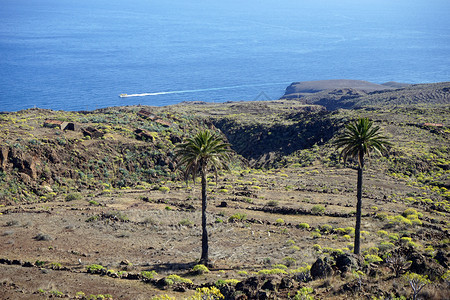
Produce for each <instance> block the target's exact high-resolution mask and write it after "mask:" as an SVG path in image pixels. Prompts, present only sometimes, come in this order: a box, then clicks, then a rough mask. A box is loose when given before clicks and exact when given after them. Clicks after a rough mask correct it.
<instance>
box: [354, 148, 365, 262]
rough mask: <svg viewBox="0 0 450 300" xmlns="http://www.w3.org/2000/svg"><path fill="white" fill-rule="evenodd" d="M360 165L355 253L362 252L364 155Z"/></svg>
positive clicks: (360, 159)
mask: <svg viewBox="0 0 450 300" xmlns="http://www.w3.org/2000/svg"><path fill="white" fill-rule="evenodd" d="M359 163H360V164H359V166H358V182H357V187H356V189H357V191H356V224H355V245H354V247H353V253H355V254H359V253H360V245H361V206H362V184H363V169H364V155H360V157H359Z"/></svg>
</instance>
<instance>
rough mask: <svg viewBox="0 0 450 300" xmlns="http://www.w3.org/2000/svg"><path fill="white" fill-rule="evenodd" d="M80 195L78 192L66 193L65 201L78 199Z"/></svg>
mask: <svg viewBox="0 0 450 300" xmlns="http://www.w3.org/2000/svg"><path fill="white" fill-rule="evenodd" d="M82 197H83V196H82V195H81V194H80V193H70V194H68V195H66V201H74V200H80V199H81V198H82Z"/></svg>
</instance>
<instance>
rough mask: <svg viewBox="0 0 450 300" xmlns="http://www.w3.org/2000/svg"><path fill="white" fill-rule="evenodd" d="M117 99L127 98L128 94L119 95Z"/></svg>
mask: <svg viewBox="0 0 450 300" xmlns="http://www.w3.org/2000/svg"><path fill="white" fill-rule="evenodd" d="M119 97H120V98H126V97H128V94H120V95H119Z"/></svg>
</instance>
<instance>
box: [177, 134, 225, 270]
mask: <svg viewBox="0 0 450 300" xmlns="http://www.w3.org/2000/svg"><path fill="white" fill-rule="evenodd" d="M229 146H230V145H229V144H228V143H225V142H223V140H222V139H221V138H220V137H219V136H217V135H215V134H212V133H211V132H210V131H209V130H204V131H200V132H198V133H197V134H196V135H195V136H194V137H191V138H188V139H187V140H186V141H185V142H184V143H181V144H178V145H177V147H176V149H175V153H176V156H177V158H178V161H179V165H180V166H184V167H185V178H186V179H188V178H189V176H190V175H192V178H193V180H194V183H195V178H196V176H197V174H199V173H200V176H201V178H202V256H201V258H200V263H202V264H204V265H207V264H208V262H209V258H208V232H207V230H206V203H207V201H206V200H207V198H206V176H207V173H208V171H209V170H213V171H214V172H215V174H216V178H217V170H219V169H226V170H229V166H228V163H229V161H230V152H231V150H230V147H229Z"/></svg>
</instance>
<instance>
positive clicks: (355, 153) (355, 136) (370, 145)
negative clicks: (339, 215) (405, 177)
mask: <svg viewBox="0 0 450 300" xmlns="http://www.w3.org/2000/svg"><path fill="white" fill-rule="evenodd" d="M336 145H337V147H338V148H341V147H343V148H342V150H341V157H342V158H343V159H344V163H345V162H346V161H347V158H348V157H352V158H354V159H357V161H358V182H357V193H356V198H357V202H356V224H355V245H354V249H353V253H355V254H359V253H360V233H361V204H362V200H361V198H362V184H363V169H364V156H365V155H368V156H369V155H370V152H371V151H372V150H374V151H375V152H377V153H379V154H381V152H383V151H386V146H388V145H390V143H389V142H388V141H387V137H385V136H383V135H382V134H381V132H380V126H373V122H372V121H370V120H369V119H368V118H359V119H358V120H356V121H355V122H353V123H350V124H348V125H347V126H345V131H344V133H343V134H342V135H340V136H339V137H338V139H337V140H336Z"/></svg>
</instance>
